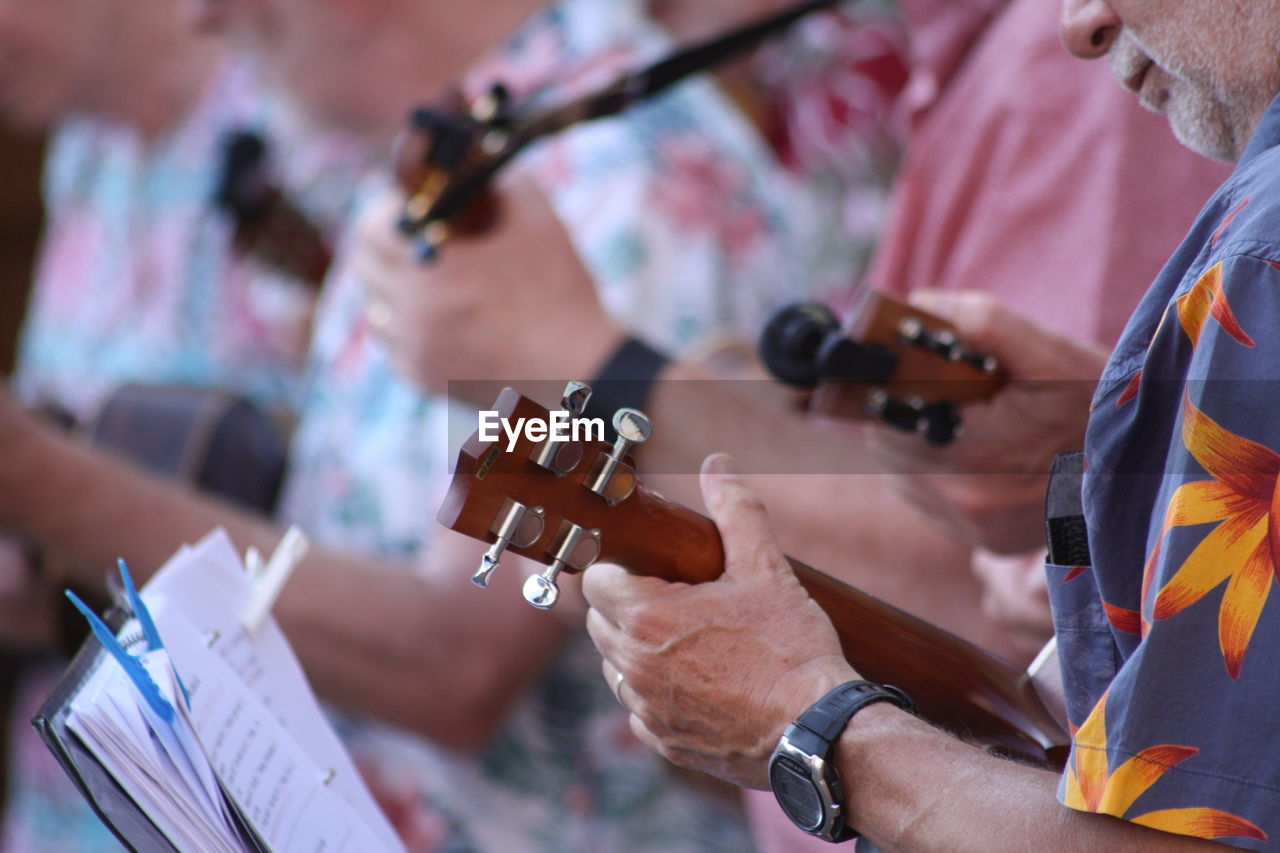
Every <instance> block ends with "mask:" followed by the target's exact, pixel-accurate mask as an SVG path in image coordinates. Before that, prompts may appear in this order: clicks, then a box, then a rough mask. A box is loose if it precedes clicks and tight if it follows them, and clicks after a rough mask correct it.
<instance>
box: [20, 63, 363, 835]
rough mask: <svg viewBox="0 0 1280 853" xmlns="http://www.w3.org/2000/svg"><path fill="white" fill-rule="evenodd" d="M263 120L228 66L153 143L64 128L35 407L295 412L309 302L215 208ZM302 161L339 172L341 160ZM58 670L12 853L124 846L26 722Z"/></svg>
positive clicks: (84, 411)
mask: <svg viewBox="0 0 1280 853" xmlns="http://www.w3.org/2000/svg"><path fill="white" fill-rule="evenodd" d="M268 113H269V110H268V108H267V106H266V104H265V101H264V98H263V96H262V94H261V90H260V87H259V85H258V83H257V81H256V80H255V75H254V74H253V71H252V69H251V67H250V66H249V65H248V64H246V63H244V62H241V61H233V62H229V63H227V64H226V65H225V66H224V67H223V68H222V69H221V70H220V71H218V72H217V73H215V74H214V76H213V77H212V79H211V80H210V82H209V83H208V84H207V86H206V89H205V91H204V93H203V95H202V96H201V98H200V100H199V102H198V103H197V104H195V105H194V107H193V108H192V110H191V111H190V113H189V114H188V116H187V117H186V118H185V119H184V120H183V121H182V122H180V123H179V124H178V125H177V126H176V127H175V128H174V129H173V130H172V131H171V132H169V133H168V134H166V135H165V136H163V137H162V138H160V139H158V140H156V141H153V142H151V143H150V144H148V143H146V142H144V141H143V140H142V139H141V138H139V136H138V135H137V134H136V133H135V132H134V131H132V130H131V129H130V128H128V127H125V126H121V125H118V124H113V123H108V122H105V121H103V120H101V119H97V118H91V117H76V118H72V119H69V120H68V121H66V122H65V123H64V124H63V125H62V126H61V127H59V128H58V130H57V132H56V133H55V134H54V136H53V139H52V140H51V143H50V148H49V153H48V156H47V158H46V163H45V176H44V200H45V210H46V227H45V233H44V235H43V238H42V242H41V246H40V252H39V259H38V265H37V270H36V276H35V282H34V286H33V290H32V297H31V304H30V307H29V310H28V314H27V318H26V322H25V325H24V327H23V335H22V339H21V348H20V353H19V365H18V372H17V374H16V376H15V383H16V386H17V388H18V389H19V391H20V393H21V394H22V396H23V397H24V398H25V399H26V400H27V401H28V402H31V403H39V404H52V405H56V406H58V407H60V408H62V409H65V410H66V411H68V412H70V413H72V414H74V415H76V416H77V417H79V418H82V419H84V418H89V417H92V415H93V414H94V412H95V411H96V409H97V407H98V405H99V404H100V403H101V402H102V400H103V399H104V398H105V397H106V396H107V395H108V394H109V393H110V392H111V390H112V389H114V388H115V387H117V386H118V385H120V384H122V383H127V382H137V383H151V384H181V385H187V386H203V387H218V388H224V389H231V390H234V391H238V392H240V393H244V394H247V395H249V396H251V397H253V398H254V399H255V400H256V401H257V402H258V403H259V404H261V405H264V406H267V407H269V408H272V409H277V410H288V409H291V408H293V407H296V405H297V403H298V401H299V400H300V399H301V397H302V383H303V379H304V374H303V367H304V365H305V362H306V347H307V338H308V335H309V324H310V317H311V303H312V297H311V294H310V293H309V292H308V291H307V290H306V289H304V288H303V287H302V286H301V285H299V284H297V283H295V282H292V281H290V280H286V279H284V278H281V277H278V276H276V275H274V274H270V273H268V272H266V271H264V270H263V269H261V268H260V267H258V266H257V265H255V264H254V263H253V262H251V261H249V260H245V259H242V258H240V257H238V256H237V255H236V254H235V253H234V252H233V251H232V249H231V225H230V223H229V222H228V221H227V220H226V218H225V217H224V216H223V215H222V214H220V213H219V212H217V211H215V210H214V209H213V208H212V206H211V204H210V202H211V199H212V198H213V194H214V181H215V180H216V179H217V174H218V168H217V167H218V164H219V163H220V160H221V153H220V149H221V145H222V139H223V136H224V134H226V133H227V132H229V131H232V130H242V129H246V128H248V129H259V130H260V129H262V128H263V127H264V122H265V121H266V120H267V118H268V117H269V116H268ZM308 157H309V158H311V159H313V160H315V162H316V164H318V163H319V162H321V161H323V162H324V163H326V164H327V166H330V167H333V166H335V165H336V164H337V163H338V162H339V159H340V158H339V157H338V155H337V154H336V153H333V154H331V152H328V151H326V152H319V151H315V152H310V153H309V154H308ZM341 157H342V158H348V157H349V159H351V160H353V161H358V159H359V158H358V157H354V156H350V153H349V152H344V153H343V154H342V155H341ZM351 168H355V166H352V167H351ZM320 173H321V174H323V173H322V172H320ZM326 186H329V187H331V185H329V184H326ZM326 193H327V195H326V197H325V198H324V199H323V200H317V202H316V205H317V206H318V207H320V208H324V210H320V211H313V212H327V213H328V214H329V215H330V216H333V215H335V214H336V213H337V207H340V206H341V205H340V203H339V202H338V200H337V199H338V197H339V196H340V195H341V193H340V192H333V191H332V189H331V188H330V189H329V190H326ZM176 544H177V543H175V545H176ZM64 668H65V663H64V662H59V661H52V662H51V663H50V665H49V666H48V667H47V668H43V667H38V666H34V665H33V666H32V667H29V668H28V669H27V670H26V672H25V677H24V681H23V684H22V685H21V687H20V690H19V698H18V700H17V702H16V704H15V705H14V706H13V708H12V714H11V721H12V726H11V736H10V745H11V754H10V767H9V783H10V797H9V802H8V803H7V807H6V813H5V816H4V821H3V826H4V832H3V835H2V836H0V849H3V850H4V851H5V853H28V851H41V853H61V851H66V853H91V851H97V850H103V851H107V850H110V851H115V850H119V849H120V846H119V842H117V841H116V840H115V839H114V837H112V836H111V834H110V833H109V832H108V830H107V829H106V828H105V827H104V826H103V825H102V824H101V822H100V821H99V820H98V819H97V817H96V816H95V815H94V814H93V812H92V811H91V810H90V809H89V806H88V805H87V804H86V803H85V802H84V800H83V799H82V798H81V796H80V794H79V793H78V792H77V791H76V790H75V788H74V787H73V786H72V784H71V782H70V780H69V779H68V778H67V777H66V775H65V774H64V772H63V771H62V769H61V767H59V766H58V764H57V762H56V761H55V760H54V758H53V756H52V755H51V754H50V753H49V752H48V750H47V749H46V748H45V746H44V744H43V743H41V742H40V740H39V739H38V737H37V736H36V734H35V732H34V730H33V729H32V728H31V726H30V723H29V720H30V719H31V717H32V716H33V715H34V713H35V711H36V709H37V708H38V707H39V704H40V702H41V701H43V699H44V698H45V697H46V696H47V695H48V694H49V692H50V691H51V690H52V687H53V684H54V681H55V679H56V678H57V676H58V675H59V674H60V673H61V671H62V670H63V669H64Z"/></svg>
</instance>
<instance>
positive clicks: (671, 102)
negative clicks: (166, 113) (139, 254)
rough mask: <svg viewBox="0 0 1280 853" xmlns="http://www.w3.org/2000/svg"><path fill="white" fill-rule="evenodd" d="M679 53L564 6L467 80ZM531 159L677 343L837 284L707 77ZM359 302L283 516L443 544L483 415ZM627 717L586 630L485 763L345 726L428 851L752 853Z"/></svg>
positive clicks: (328, 322)
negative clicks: (450, 495)
mask: <svg viewBox="0 0 1280 853" xmlns="http://www.w3.org/2000/svg"><path fill="white" fill-rule="evenodd" d="M667 47H668V44H667V40H666V39H665V38H664V37H663V35H662V34H661V33H660V32H659V31H658V30H657V29H656V28H655V27H654V25H653V24H651V23H650V22H649V21H648V20H647V19H646V18H645V17H644V16H643V15H642V14H641V13H640V6H639V4H638V3H632V2H626V0H565V1H564V2H561V3H559V4H557V5H554V6H551V7H549V8H548V9H546V10H544V11H543V12H541V13H539V14H538V15H537V16H535V17H534V18H533V19H531V20H530V22H529V23H528V24H527V25H526V26H524V27H523V28H522V29H521V30H520V31H519V32H518V34H517V35H516V36H515V37H514V38H513V39H512V40H511V41H510V42H509V43H508V44H507V45H506V46H505V47H504V48H503V49H501V50H500V51H498V52H497V53H496V54H495V55H493V56H491V57H489V58H488V59H486V60H484V61H482V62H481V63H480V65H479V66H478V67H477V68H476V69H475V73H474V74H472V75H471V79H470V81H469V85H470V87H471V88H472V90H473V91H479V90H482V89H483V88H486V84H487V83H489V82H491V81H493V80H502V81H503V82H504V83H505V84H506V85H507V86H508V88H509V89H510V90H511V91H512V92H513V93H514V94H515V95H516V97H517V98H521V97H531V96H533V97H545V98H548V99H558V98H561V97H566V96H568V95H569V94H570V93H572V92H575V91H579V90H581V89H582V88H583V87H585V86H593V85H595V84H597V83H598V82H600V81H607V80H609V79H611V78H612V76H613V75H614V74H616V73H617V72H618V71H619V70H621V69H623V68H631V67H633V66H635V65H636V64H637V63H639V62H642V61H647V60H650V59H653V58H655V57H656V56H659V55H661V54H662V53H663V52H664V51H665V50H666V49H667ZM552 81H556V84H555V85H554V86H553V85H552ZM517 168H522V169H526V170H528V171H529V172H530V173H531V174H532V175H533V177H534V179H535V180H537V181H538V182H539V184H540V186H541V187H542V189H543V191H544V192H545V193H546V194H547V196H548V198H549V199H550V201H551V203H552V205H553V207H554V209H555V210H556V212H557V213H558V215H559V216H560V218H561V220H562V222H563V223H564V225H565V226H566V228H567V230H568V233H569V235H570V237H571V239H572V240H573V243H574V245H575V247H576V248H577V249H578V251H579V253H580V254H581V256H582V258H583V260H584V262H585V264H586V266H587V268H588V269H589V271H590V272H591V273H592V275H593V277H594V279H595V282H596V284H597V287H598V291H599V294H600V297H601V299H602V301H603V304H604V305H605V306H606V308H607V310H608V311H609V312H611V313H612V314H613V315H614V316H616V317H618V318H620V319H621V320H622V321H623V322H624V323H625V324H626V325H627V326H628V327H629V328H630V329H631V330H633V331H634V332H635V333H637V334H639V335H641V336H643V337H645V338H646V339H648V340H649V341H650V342H652V343H653V344H654V345H656V346H659V347H661V348H663V349H665V350H667V351H670V352H680V351H681V350H684V349H686V348H688V347H690V346H692V345H694V344H696V343H697V342H699V341H700V340H701V339H702V338H704V337H706V336H708V335H711V334H714V333H717V332H725V331H728V332H734V333H737V334H739V335H745V336H748V337H750V338H754V336H755V335H756V334H757V333H758V330H759V329H760V327H761V325H762V324H763V322H764V321H765V319H766V317H767V316H768V314H769V313H770V311H771V310H772V309H773V308H775V307H776V306H778V305H780V304H782V303H784V302H785V301H788V300H792V299H795V298H797V297H803V296H806V295H807V294H808V292H809V291H810V290H812V289H813V288H814V287H815V285H813V284H812V283H813V282H815V281H818V280H819V279H820V278H821V277H820V276H818V275H816V274H815V271H814V270H813V268H812V261H811V260H810V259H811V258H812V251H811V248H810V247H811V246H812V242H813V240H814V239H816V237H817V236H819V234H818V231H819V229H823V228H826V227H829V223H826V222H818V221H815V219H814V218H813V217H811V216H809V215H808V214H807V204H806V202H805V190H804V189H803V188H802V187H801V186H800V185H799V184H798V183H797V182H796V181H795V180H794V179H793V178H792V177H791V176H789V175H788V174H787V173H786V172H785V170H783V169H781V168H779V167H778V165H777V162H776V160H775V159H774V157H773V155H772V153H771V152H770V150H769V148H768V146H767V144H766V143H765V142H764V141H763V140H762V139H761V138H760V137H759V136H758V134H756V133H755V132H754V130H753V129H752V127H751V126H750V125H749V124H748V123H747V122H746V120H745V119H744V118H743V116H742V115H741V114H739V113H738V112H737V110H736V109H735V108H734V107H733V106H732V105H731V103H730V102H729V101H728V100H727V99H726V98H725V97H724V96H723V95H722V94H721V93H720V91H719V90H718V89H717V88H715V87H714V86H713V85H712V84H711V83H710V82H709V81H708V80H707V79H705V78H698V79H692V80H690V81H687V82H685V83H682V84H681V85H680V86H678V87H676V88H674V89H672V90H670V91H669V92H668V93H665V94H664V95H662V96H660V97H658V98H656V99H654V100H652V101H649V102H646V103H642V104H639V105H636V106H635V107H634V108H632V109H630V110H628V111H627V112H626V113H625V114H624V115H622V116H619V117H616V118H611V119H605V120H600V121H596V122H592V123H589V124H585V125H582V126H580V127H577V128H575V129H572V130H570V131H568V132H566V133H564V134H562V135H560V136H558V137H556V138H554V139H551V140H548V141H545V142H543V143H541V144H539V145H538V146H537V147H536V148H534V149H533V150H531V151H529V152H527V154H526V155H525V156H523V157H522V158H521V160H520V161H519V162H518V163H517ZM342 254H343V253H342V252H341V251H340V252H339V255H340V258H341V256H342ZM342 265H343V262H342V260H340V261H339V266H340V267H341V266H342ZM364 300H365V294H364V290H363V287H362V286H361V284H360V282H359V281H358V280H357V279H356V277H355V276H354V275H352V274H351V273H350V271H347V270H342V269H339V270H338V271H337V272H336V273H335V274H334V276H333V277H332V280H331V281H330V282H329V284H328V285H327V286H326V292H325V295H324V298H323V301H322V304H321V306H320V308H319V310H318V323H317V328H316V335H315V339H314V348H313V358H314V360H313V365H312V369H313V370H314V371H315V373H316V375H317V381H316V382H314V383H313V384H312V386H311V390H310V395H309V397H308V400H307V401H306V404H305V407H304V413H303V417H302V420H301V423H300V425H299V428H298V430H297V432H296V434H295V437H294V446H293V464H292V466H291V470H292V472H293V473H292V474H291V478H290V482H289V483H288V484H287V485H286V494H285V499H284V503H285V513H286V515H287V516H288V517H289V519H290V520H293V521H297V522H299V523H301V524H302V525H303V526H304V527H305V528H306V529H307V530H308V533H309V535H311V536H312V537H313V538H315V539H316V540H317V541H322V542H328V543H333V544H338V545H341V546H342V547H347V548H356V549H360V550H364V551H367V552H374V553H381V554H388V555H398V556H411V555H416V554H418V553H419V552H420V551H421V550H422V549H423V548H424V545H425V544H426V542H427V540H429V538H430V537H431V536H432V535H433V534H434V533H435V531H436V526H435V522H434V521H433V512H434V508H435V507H436V506H438V505H439V501H440V497H441V494H442V490H443V486H444V485H445V484H446V478H445V474H446V472H447V469H448V465H449V462H450V457H449V453H448V447H447V444H448V436H449V430H448V426H449V422H450V418H451V410H452V414H453V415H465V420H466V421H467V422H468V423H467V424H466V426H465V427H464V428H463V429H458V430H455V431H454V433H455V435H463V434H466V433H469V432H470V431H471V430H472V429H474V424H475V421H474V414H473V413H472V412H471V410H466V409H465V407H463V406H461V405H460V404H457V403H448V404H447V403H446V401H445V400H444V399H441V398H435V397H429V396H424V395H422V394H421V393H419V392H417V391H416V390H414V389H413V388H411V387H410V386H408V385H407V384H406V383H404V382H403V381H401V380H399V379H398V378H397V377H396V376H394V375H393V374H392V372H391V369H390V367H389V365H388V362H387V358H386V353H385V352H384V350H383V348H382V346H381V345H380V343H379V342H378V341H377V340H376V339H375V338H374V337H373V336H372V335H371V334H370V333H369V330H368V328H367V326H366V325H365V322H364V316H363V310H362V308H363V304H364ZM320 377H322V378H323V379H322V381H321V380H320ZM424 570H427V571H431V570H438V571H442V572H449V573H451V574H457V573H458V572H460V571H465V569H463V568H461V567H459V566H456V565H444V566H439V567H438V568H437V567H430V568H427V569H424ZM457 578H458V582H459V583H465V582H466V581H465V578H464V577H463V576H462V575H457ZM626 718H627V715H626V713H625V712H624V711H623V710H622V709H621V708H619V706H618V704H617V702H616V700H615V699H614V698H613V696H612V694H611V693H610V691H609V688H608V686H607V685H605V684H604V682H603V680H602V679H601V678H600V671H599V656H598V654H597V653H596V652H595V650H594V648H593V647H592V646H591V644H590V641H589V638H588V637H587V635H586V633H585V631H580V632H577V633H576V634H575V636H574V637H573V638H572V639H571V640H570V641H569V643H568V644H567V646H566V647H565V648H564V650H563V651H562V653H561V654H559V656H558V657H557V658H556V660H555V661H554V663H553V664H552V666H551V668H550V670H549V671H548V672H547V674H546V675H545V677H544V678H543V679H542V680H541V682H540V683H539V684H538V685H536V686H535V687H534V688H533V689H532V691H531V692H530V693H529V694H528V695H527V696H526V697H525V698H524V699H523V701H522V702H521V703H520V705H519V706H518V707H517V709H516V710H515V711H514V713H513V714H512V716H511V717H510V719H509V721H508V723H507V725H506V727H505V729H504V730H503V731H502V732H501V733H500V734H499V736H498V737H497V739H496V741H495V743H494V744H493V745H492V747H491V748H489V749H488V750H486V751H485V752H484V753H483V754H481V755H478V756H475V757H463V756H458V755H454V754H450V753H448V752H446V751H444V750H441V749H438V748H435V747H433V746H432V745H431V744H429V743H428V742H427V741H425V740H423V739H421V738H417V737H414V736H411V735H409V734H407V733H404V732H393V731H389V730H387V729H385V728H380V727H375V726H374V725H373V724H372V723H367V722H359V723H356V722H353V723H352V724H351V725H349V726H347V727H346V731H345V732H344V734H345V735H346V736H347V738H348V742H349V743H350V744H351V745H352V746H353V748H354V751H355V752H356V754H357V755H358V757H359V760H361V761H362V762H363V766H364V767H365V768H366V769H367V772H368V774H369V776H370V779H371V782H372V784H373V787H374V788H375V790H381V791H382V792H383V793H384V795H385V794H387V793H388V792H390V793H391V794H392V795H393V796H394V798H395V801H394V803H393V804H392V805H391V809H392V810H393V811H394V812H395V813H396V814H397V817H398V818H399V820H400V827H401V830H402V833H403V834H404V836H405V837H406V840H407V841H408V842H409V843H410V845H411V846H412V847H413V848H414V849H415V850H441V849H454V848H461V849H472V848H475V849H483V850H495V851H497V850H502V851H506V850H513V851H515V850H519V851H533V850H556V851H569V850H582V851H586V850H592V851H622V850H625V851H664V853H669V851H677V852H678V851H682V850H689V851H693V850H706V851H712V850H723V851H741V850H746V849H750V846H751V845H750V841H749V839H748V838H747V836H746V832H745V829H744V827H743V824H742V820H741V816H740V814H738V813H737V812H736V810H733V809H729V808H726V806H725V805H724V804H723V803H722V802H721V801H720V800H718V799H717V798H713V797H710V796H707V795H704V794H701V793H699V791H698V790H697V788H696V787H694V786H691V785H689V784H683V783H681V782H678V781H677V779H676V777H675V774H673V773H672V771H671V768H670V767H669V765H667V764H666V763H665V762H664V761H663V760H662V759H661V758H659V757H658V756H656V755H655V754H653V753H651V752H650V751H648V750H647V749H645V748H643V747H642V746H641V745H640V744H639V743H638V742H637V741H635V740H634V739H633V738H632V737H631V735H630V734H629V732H628V728H627V722H626ZM384 802H387V798H386V797H385V796H384Z"/></svg>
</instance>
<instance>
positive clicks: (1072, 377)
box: [867, 292, 1107, 554]
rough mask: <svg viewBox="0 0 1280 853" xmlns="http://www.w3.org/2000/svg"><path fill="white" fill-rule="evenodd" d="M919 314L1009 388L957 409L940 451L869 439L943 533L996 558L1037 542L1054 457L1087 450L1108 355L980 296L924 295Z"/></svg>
mask: <svg viewBox="0 0 1280 853" xmlns="http://www.w3.org/2000/svg"><path fill="white" fill-rule="evenodd" d="M913 302H915V303H916V304H917V305H919V306H920V307H921V308H923V309H925V310H927V311H930V312H932V313H934V314H937V315H939V316H940V317H943V318H945V319H947V320H950V321H951V322H952V323H954V324H955V325H956V327H957V328H958V330H959V334H960V338H961V340H963V341H964V342H965V344H966V346H968V347H970V348H971V349H974V350H976V351H978V352H983V353H988V354H990V355H994V356H995V357H996V358H998V359H999V360H1000V363H1001V364H1002V365H1003V367H1004V369H1005V371H1006V372H1007V373H1008V376H1009V380H1010V381H1009V383H1008V385H1007V386H1006V387H1005V388H1004V389H1002V390H1001V391H1000V392H999V393H998V394H996V396H995V397H993V398H992V399H991V400H988V401H986V402H983V403H976V404H973V405H969V406H966V407H964V409H963V410H962V412H961V414H962V416H963V418H964V433H963V434H962V435H961V436H960V438H958V439H957V440H956V442H955V443H954V444H953V445H951V446H949V447H946V448H932V447H929V446H927V445H926V444H925V443H924V442H922V441H921V440H920V439H919V438H917V437H916V436H907V435H903V434H901V433H897V432H894V431H893V430H890V429H888V428H887V427H872V428H870V429H868V430H867V434H868V438H869V441H870V442H871V443H872V445H873V447H874V448H875V449H876V450H877V451H878V452H879V454H880V458H881V460H882V462H883V464H884V465H885V467H886V468H887V470H889V471H890V472H891V473H894V474H896V475H898V476H897V477H896V482H897V484H898V486H899V487H900V489H901V490H902V492H903V494H904V495H905V496H906V497H907V498H908V499H909V500H911V501H912V502H913V503H915V504H916V505H917V506H919V507H920V508H921V509H922V510H923V511H924V512H925V513H926V514H927V515H929V516H930V517H932V518H934V519H935V520H937V521H938V522H939V523H940V524H941V525H942V526H943V527H944V528H946V529H947V530H948V531H949V532H951V533H953V534H955V535H958V536H960V537H961V538H962V539H964V540H965V541H968V542H971V543H973V544H976V545H981V546H984V547H986V548H988V549H990V550H991V551H994V552H996V553H1000V554H1016V553H1022V552H1025V551H1030V550H1032V549H1034V548H1038V547H1040V546H1042V545H1043V544H1044V493H1045V484H1046V479H1047V476H1048V473H1049V468H1050V465H1051V464H1052V462H1053V457H1054V456H1056V455H1057V454H1058V453H1061V452H1063V451H1065V450H1076V449H1079V448H1081V447H1083V446H1084V431H1085V425H1086V423H1087V422H1088V418H1089V404H1090V401H1091V400H1092V397H1093V391H1094V388H1095V386H1096V384H1097V381H1098V377H1099V376H1100V375H1101V374H1102V368H1103V367H1104V366H1105V365H1106V361H1107V354H1106V352H1104V351H1103V350H1102V349H1101V348H1100V347H1097V346H1093V345H1085V344H1080V343H1077V342H1075V341H1072V340H1069V339H1067V338H1064V337H1061V336H1060V335H1056V334H1054V333H1053V332H1050V331H1048V330H1047V329H1044V328H1042V327H1040V326H1037V325H1035V324H1034V323H1032V322H1030V321H1029V320H1027V319H1026V318H1024V317H1021V316H1019V315H1017V314H1014V313H1013V312H1012V311H1010V310H1009V309H1007V308H1005V307H1004V306H1003V305H1001V304H1000V303H999V302H997V301H996V300H995V299H993V298H992V297H990V296H987V295H985V294H979V293H970V292H964V293H925V294H919V295H918V296H917V298H915V299H913Z"/></svg>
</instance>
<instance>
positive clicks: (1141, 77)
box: [1123, 59, 1155, 95]
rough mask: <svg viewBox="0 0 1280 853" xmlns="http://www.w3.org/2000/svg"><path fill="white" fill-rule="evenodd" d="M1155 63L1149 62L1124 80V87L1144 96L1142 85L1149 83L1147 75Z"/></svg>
mask: <svg viewBox="0 0 1280 853" xmlns="http://www.w3.org/2000/svg"><path fill="white" fill-rule="evenodd" d="M1153 65H1155V62H1153V61H1151V60H1149V59H1148V60H1147V61H1146V62H1145V63H1144V64H1143V65H1142V66H1141V67H1140V68H1138V70H1137V71H1135V72H1133V73H1132V74H1130V75H1128V76H1127V77H1125V78H1124V83H1123V85H1124V87H1125V88H1126V89H1128V90H1129V91H1130V92H1133V94H1135V95H1141V94H1142V84H1143V83H1146V82H1147V75H1148V74H1149V73H1150V72H1151V67H1152V66H1153Z"/></svg>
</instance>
